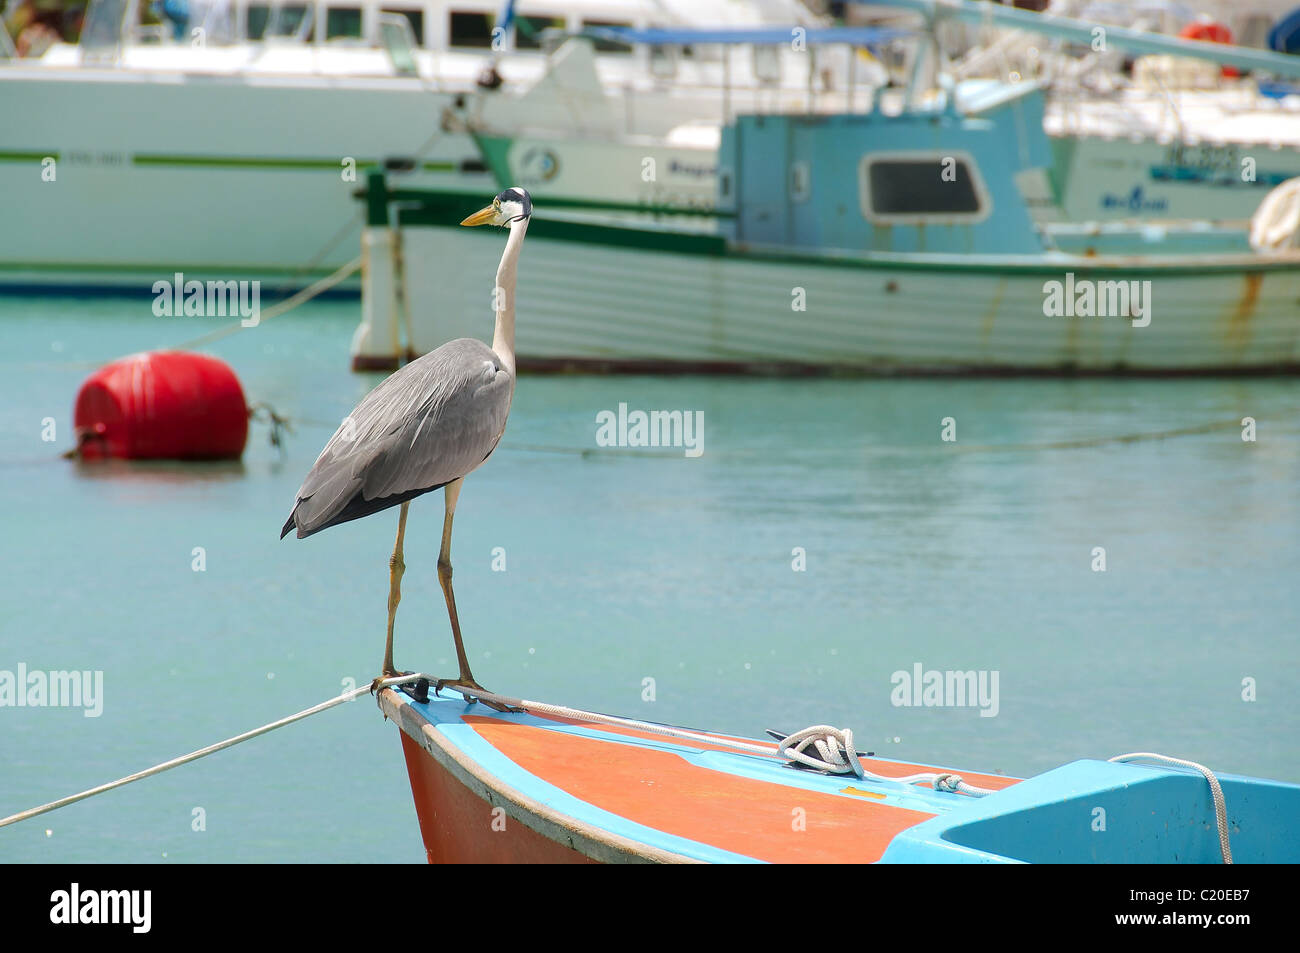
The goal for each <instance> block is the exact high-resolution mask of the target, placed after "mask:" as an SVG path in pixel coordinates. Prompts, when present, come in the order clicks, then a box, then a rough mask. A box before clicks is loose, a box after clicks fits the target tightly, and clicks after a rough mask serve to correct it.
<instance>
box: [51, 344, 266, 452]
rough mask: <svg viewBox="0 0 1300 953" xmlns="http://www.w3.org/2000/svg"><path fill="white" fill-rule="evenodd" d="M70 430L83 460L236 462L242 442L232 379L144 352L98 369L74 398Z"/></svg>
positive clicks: (212, 363) (210, 365)
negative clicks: (73, 429)
mask: <svg viewBox="0 0 1300 953" xmlns="http://www.w3.org/2000/svg"><path fill="white" fill-rule="evenodd" d="M73 423H74V425H75V427H76V433H77V447H78V450H79V451H80V455H81V457H82V459H86V460H98V459H103V458H106V457H120V458H124V459H132V460H158V459H167V460H238V459H239V457H240V455H241V454H242V453H243V452H244V444H245V443H246V442H247V440H248V407H247V405H246V404H245V403H244V391H243V388H241V387H240V386H239V379H238V378H237V377H235V372H234V371H232V370H231V369H230V367H229V366H228V365H226V364H225V363H224V362H222V361H219V360H217V359H216V358H214V357H207V356H205V355H202V354H189V353H187V352H185V351H149V352H146V353H144V354H135V355H132V356H131V357H126V358H123V359H122V360H120V361H114V362H113V363H111V364H107V365H105V366H104V367H101V368H100V369H99V370H98V371H96V372H95V373H94V374H92V375H91V376H90V378H89V379H87V381H86V382H85V383H84V384H82V385H81V390H80V391H78V392H77V405H76V409H75V410H74V412H73Z"/></svg>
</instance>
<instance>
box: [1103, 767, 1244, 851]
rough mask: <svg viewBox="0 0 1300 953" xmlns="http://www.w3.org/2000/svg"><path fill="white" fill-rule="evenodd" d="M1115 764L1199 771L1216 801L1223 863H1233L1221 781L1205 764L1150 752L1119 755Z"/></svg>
mask: <svg viewBox="0 0 1300 953" xmlns="http://www.w3.org/2000/svg"><path fill="white" fill-rule="evenodd" d="M1110 760H1111V761H1115V762H1129V761H1154V762H1156V763H1157V764H1167V765H1172V766H1174V767H1178V768H1191V769H1192V770H1193V771H1199V772H1201V774H1203V775H1205V780H1207V781H1209V782H1210V797H1211V798H1212V799H1213V800H1214V823H1215V825H1216V826H1217V827H1218V828H1219V847H1220V849H1222V851H1223V862H1224V863H1225V864H1230V863H1232V846H1231V845H1230V844H1229V843H1228V805H1227V802H1226V801H1225V800H1224V799H1223V788H1222V787H1221V786H1220V785H1219V779H1218V778H1216V777H1215V776H1214V772H1213V771H1211V770H1210V769H1209V768H1207V767H1206V766H1205V765H1203V764H1197V763H1196V762H1195V761H1184V760H1183V759H1182V758H1171V757H1169V756H1168V755H1163V754H1153V753H1152V752H1150V751H1135V752H1133V753H1132V754H1117V755H1115V757H1113V758H1111V759H1110Z"/></svg>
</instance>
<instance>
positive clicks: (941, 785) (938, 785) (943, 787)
mask: <svg viewBox="0 0 1300 953" xmlns="http://www.w3.org/2000/svg"><path fill="white" fill-rule="evenodd" d="M965 783H966V782H965V781H963V780H962V779H961V775H960V774H941V775H939V776H938V777H936V778H935V779H934V789H935V790H936V791H947V792H948V793H949V794H960V793H961V788H962V785H963V784H965Z"/></svg>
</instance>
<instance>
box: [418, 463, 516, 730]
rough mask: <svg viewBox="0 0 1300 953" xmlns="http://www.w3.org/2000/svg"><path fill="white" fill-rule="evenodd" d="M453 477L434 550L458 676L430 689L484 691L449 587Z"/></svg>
mask: <svg viewBox="0 0 1300 953" xmlns="http://www.w3.org/2000/svg"><path fill="white" fill-rule="evenodd" d="M463 479H464V478H463V477H462V478H461V479H460V480H454V481H452V482H451V483H448V484H447V491H446V494H445V496H446V499H447V515H446V517H445V518H444V520H443V523H442V549H441V550H439V552H438V582H440V583H442V594H443V595H444V596H446V597H447V615H448V616H450V617H451V634H452V637H453V638H454V639H455V640H456V664H457V665H459V666H460V677H459V678H457V679H454V680H453V679H450V678H442V679H439V680H438V683H437V684H436V685H435V686H434V691H435V692H438V691H440V690H441V689H442V687H443V686H444V685H451V686H452V687H453V688H458V689H459V687H460V686H464V687H466V688H477V689H479V690H480V691H487V689H486V688H484V687H483V686H482V685H480V684H479V683H478V682H476V681H474V673H473V672H471V671H470V670H469V658H468V657H467V656H466V655H465V643H464V642H463V641H462V640H461V637H460V618H459V617H458V616H457V615H456V593H455V592H453V591H452V588H451V521H452V518H453V517H455V515H456V499H457V497H459V496H460V485H461V483H462V482H463ZM461 694H462V695H464V696H465V700H466V701H470V700H471V699H473V697H474V696H473V694H472V693H470V692H465V691H462V692H461ZM480 700H481V701H482V702H483V704H485V705H487V706H488V707H489V708H495V709H496V710H497V711H520V709H518V708H510V707H508V706H506V705H499V704H497V703H496V702H491V701H488V700H487V699H480Z"/></svg>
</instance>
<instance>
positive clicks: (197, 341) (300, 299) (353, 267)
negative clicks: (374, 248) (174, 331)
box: [171, 255, 361, 351]
mask: <svg viewBox="0 0 1300 953" xmlns="http://www.w3.org/2000/svg"><path fill="white" fill-rule="evenodd" d="M360 267H361V256H360V255H358V256H357V257H356V258H353V259H352V260H351V261H350V262H348V263H347V264H346V265H343V266H342V267H341V268H339V269H338V270H337V271H334V272H331V273H330V274H328V275H326V276H325V277H324V278H321V279H320V280H319V281H314V282H312V283H311V284H309V285H308V286H307V287H306V288H303V289H302V291H299V292H298V293H297V294H295V295H293V296H292V297H289V298H285V299H284V300H283V301H281V302H279V303H278V304H273V305H271V307H269V308H267V309H266V310H265V311H263V312H261V314H260V315H259V316H258V321H257V323H258V324H259V325H260V324H262V323H263V322H265V321H270V320H271V319H272V318H278V317H279V316H280V315H282V314H284V313H286V312H288V311H292V310H293V309H294V308H296V307H298V305H300V304H306V303H307V302H308V301H310V300H311V299H312V298H315V297H316V296H317V295H320V294H324V293H325V292H326V291H329V290H330V289H331V288H333V287H334V286H335V285H337V284H338V283H339V282H341V281H344V280H346V279H347V278H348V277H349V276H350V275H351V274H352V273H353V272H354V271H357V270H358V269H359V268H360ZM245 327H256V325H245V324H244V322H243V321H236V322H234V323H233V324H227V325H226V326H225V327H221V328H217V329H216V330H215V331H209V332H208V333H207V334H204V335H201V336H199V337H196V338H193V339H192V340H189V341H182V342H181V343H180V344H177V345H175V346H174V347H172V348H171V350H173V351H188V350H189V349H190V348H195V347H201V346H202V345H204V344H211V343H212V342H213V341H220V340H221V339H222V338H224V337H229V336H230V335H232V334H234V333H235V332H236V331H242V330H243V329H244V328H245Z"/></svg>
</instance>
